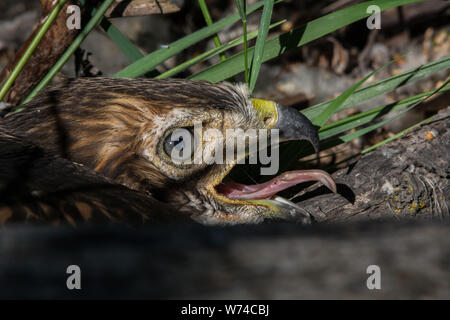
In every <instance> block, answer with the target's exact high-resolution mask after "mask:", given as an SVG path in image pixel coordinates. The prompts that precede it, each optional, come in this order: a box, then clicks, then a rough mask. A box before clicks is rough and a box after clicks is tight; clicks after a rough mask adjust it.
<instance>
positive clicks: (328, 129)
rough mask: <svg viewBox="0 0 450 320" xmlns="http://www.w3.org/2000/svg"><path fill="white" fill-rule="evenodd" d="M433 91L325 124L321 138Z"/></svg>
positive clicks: (402, 106) (374, 117)
mask: <svg viewBox="0 0 450 320" xmlns="http://www.w3.org/2000/svg"><path fill="white" fill-rule="evenodd" d="M448 90H450V86H446V87H444V88H442V89H441V92H444V91H448ZM432 93H433V91H428V92H424V93H420V94H418V95H415V96H413V97H409V98H406V99H403V100H399V101H396V102H393V103H390V104H388V105H384V106H381V107H377V108H374V109H371V110H368V111H365V112H362V113H359V114H356V115H354V116H350V117H347V118H345V119H342V120H339V121H336V122H333V123H331V124H329V125H327V126H323V127H322V128H321V129H320V130H319V137H320V140H324V139H327V138H330V137H332V136H335V135H337V134H339V133H342V132H345V131H347V130H350V129H353V128H356V127H359V126H362V125H364V124H366V123H369V122H371V121H374V120H375V119H377V118H379V117H381V116H383V115H385V114H387V113H391V112H395V111H398V110H401V109H403V108H404V107H406V106H408V105H410V104H411V103H414V102H416V101H419V100H420V99H422V98H424V97H427V96H429V95H431V94H432Z"/></svg>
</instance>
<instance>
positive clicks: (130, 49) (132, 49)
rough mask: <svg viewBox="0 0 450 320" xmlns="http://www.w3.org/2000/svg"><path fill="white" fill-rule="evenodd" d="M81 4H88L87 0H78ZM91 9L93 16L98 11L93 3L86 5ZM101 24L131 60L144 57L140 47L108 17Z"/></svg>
mask: <svg viewBox="0 0 450 320" xmlns="http://www.w3.org/2000/svg"><path fill="white" fill-rule="evenodd" d="M78 1H79V2H80V3H81V5H83V6H86V1H87V0H78ZM86 7H87V8H88V9H89V10H91V18H92V16H94V14H95V12H96V10H97V9H96V8H94V7H92V5H91V4H88V5H87V6H86ZM100 26H101V27H102V28H103V30H105V32H106V34H107V35H108V36H109V38H110V39H111V40H112V41H113V42H114V43H115V44H116V45H117V47H119V49H120V50H121V51H122V52H123V53H124V55H125V56H126V57H127V58H128V60H129V61H130V62H134V61H137V60H139V59H140V58H142V57H143V56H144V55H143V54H142V53H141V51H139V49H138V48H137V47H136V46H135V45H134V44H133V43H132V42H131V41H130V40H129V39H128V38H127V37H126V36H125V35H124V34H123V33H122V32H121V31H120V30H119V29H118V28H117V27H116V26H114V25H113V24H112V23H111V22H110V21H109V20H108V19H106V18H103V19H102V21H100Z"/></svg>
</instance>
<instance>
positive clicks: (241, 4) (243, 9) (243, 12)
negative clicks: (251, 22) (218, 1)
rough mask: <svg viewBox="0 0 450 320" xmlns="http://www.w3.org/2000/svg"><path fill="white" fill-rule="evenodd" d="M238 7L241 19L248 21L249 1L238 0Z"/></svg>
mask: <svg viewBox="0 0 450 320" xmlns="http://www.w3.org/2000/svg"><path fill="white" fill-rule="evenodd" d="M236 7H237V9H238V13H239V17H240V18H241V21H247V1H245V0H236Z"/></svg>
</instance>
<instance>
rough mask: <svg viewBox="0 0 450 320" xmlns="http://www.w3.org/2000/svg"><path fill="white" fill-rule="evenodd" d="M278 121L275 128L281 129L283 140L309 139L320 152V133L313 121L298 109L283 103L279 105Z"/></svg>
mask: <svg viewBox="0 0 450 320" xmlns="http://www.w3.org/2000/svg"><path fill="white" fill-rule="evenodd" d="M277 111H278V122H277V124H276V126H275V128H277V129H279V130H280V139H281V140H285V141H286V140H308V141H309V142H311V144H312V145H313V147H314V150H315V151H316V153H317V152H319V149H320V147H319V146H320V143H319V134H318V130H317V128H316V127H315V126H314V125H313V124H312V123H311V121H310V120H309V119H308V118H307V117H306V116H305V115H303V114H302V113H301V112H299V111H298V110H295V109H294V108H291V107H286V106H283V105H280V104H278V105H277Z"/></svg>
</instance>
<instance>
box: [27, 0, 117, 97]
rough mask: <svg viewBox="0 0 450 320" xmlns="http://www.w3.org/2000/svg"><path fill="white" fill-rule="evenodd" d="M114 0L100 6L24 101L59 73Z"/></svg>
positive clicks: (106, 1) (108, 0) (107, 0)
mask: <svg viewBox="0 0 450 320" xmlns="http://www.w3.org/2000/svg"><path fill="white" fill-rule="evenodd" d="M113 2H114V0H105V1H103V3H102V4H101V6H100V7H99V8H98V10H97V12H96V13H95V15H94V16H93V17H92V18H91V19H90V20H89V22H88V23H87V24H86V26H85V27H84V29H83V30H82V31H81V32H80V33H79V34H78V36H77V37H76V38H75V40H74V41H73V42H72V44H71V45H70V46H69V47H68V48H67V49H66V51H65V52H64V54H63V55H62V56H61V58H59V60H58V61H57V62H56V63H55V65H54V66H53V67H52V68H51V69H50V71H49V72H48V73H47V74H46V75H45V77H44V79H42V80H41V82H39V84H38V85H37V86H36V87H35V88H34V89H33V91H32V92H31V93H30V94H29V95H28V97H27V98H26V99H25V100H24V101H23V102H22V103H27V102H28V101H30V100H31V99H32V98H33V97H34V96H35V95H36V94H37V93H38V92H39V90H41V89H42V88H44V87H45V86H46V85H47V84H49V83H50V81H51V80H52V79H53V77H54V76H55V75H56V74H57V73H58V71H59V70H60V69H61V68H62V67H63V66H64V64H65V63H66V62H67V60H69V58H70V56H71V55H72V54H73V53H74V52H75V50H76V49H77V48H78V47H79V46H80V44H81V42H83V40H84V38H86V36H87V35H88V34H89V32H91V30H92V29H94V27H95V26H96V25H97V24H98V23H99V22H100V20H101V19H102V18H103V15H104V14H105V12H106V10H108V8H109V6H110V5H111V4H112V3H113Z"/></svg>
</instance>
